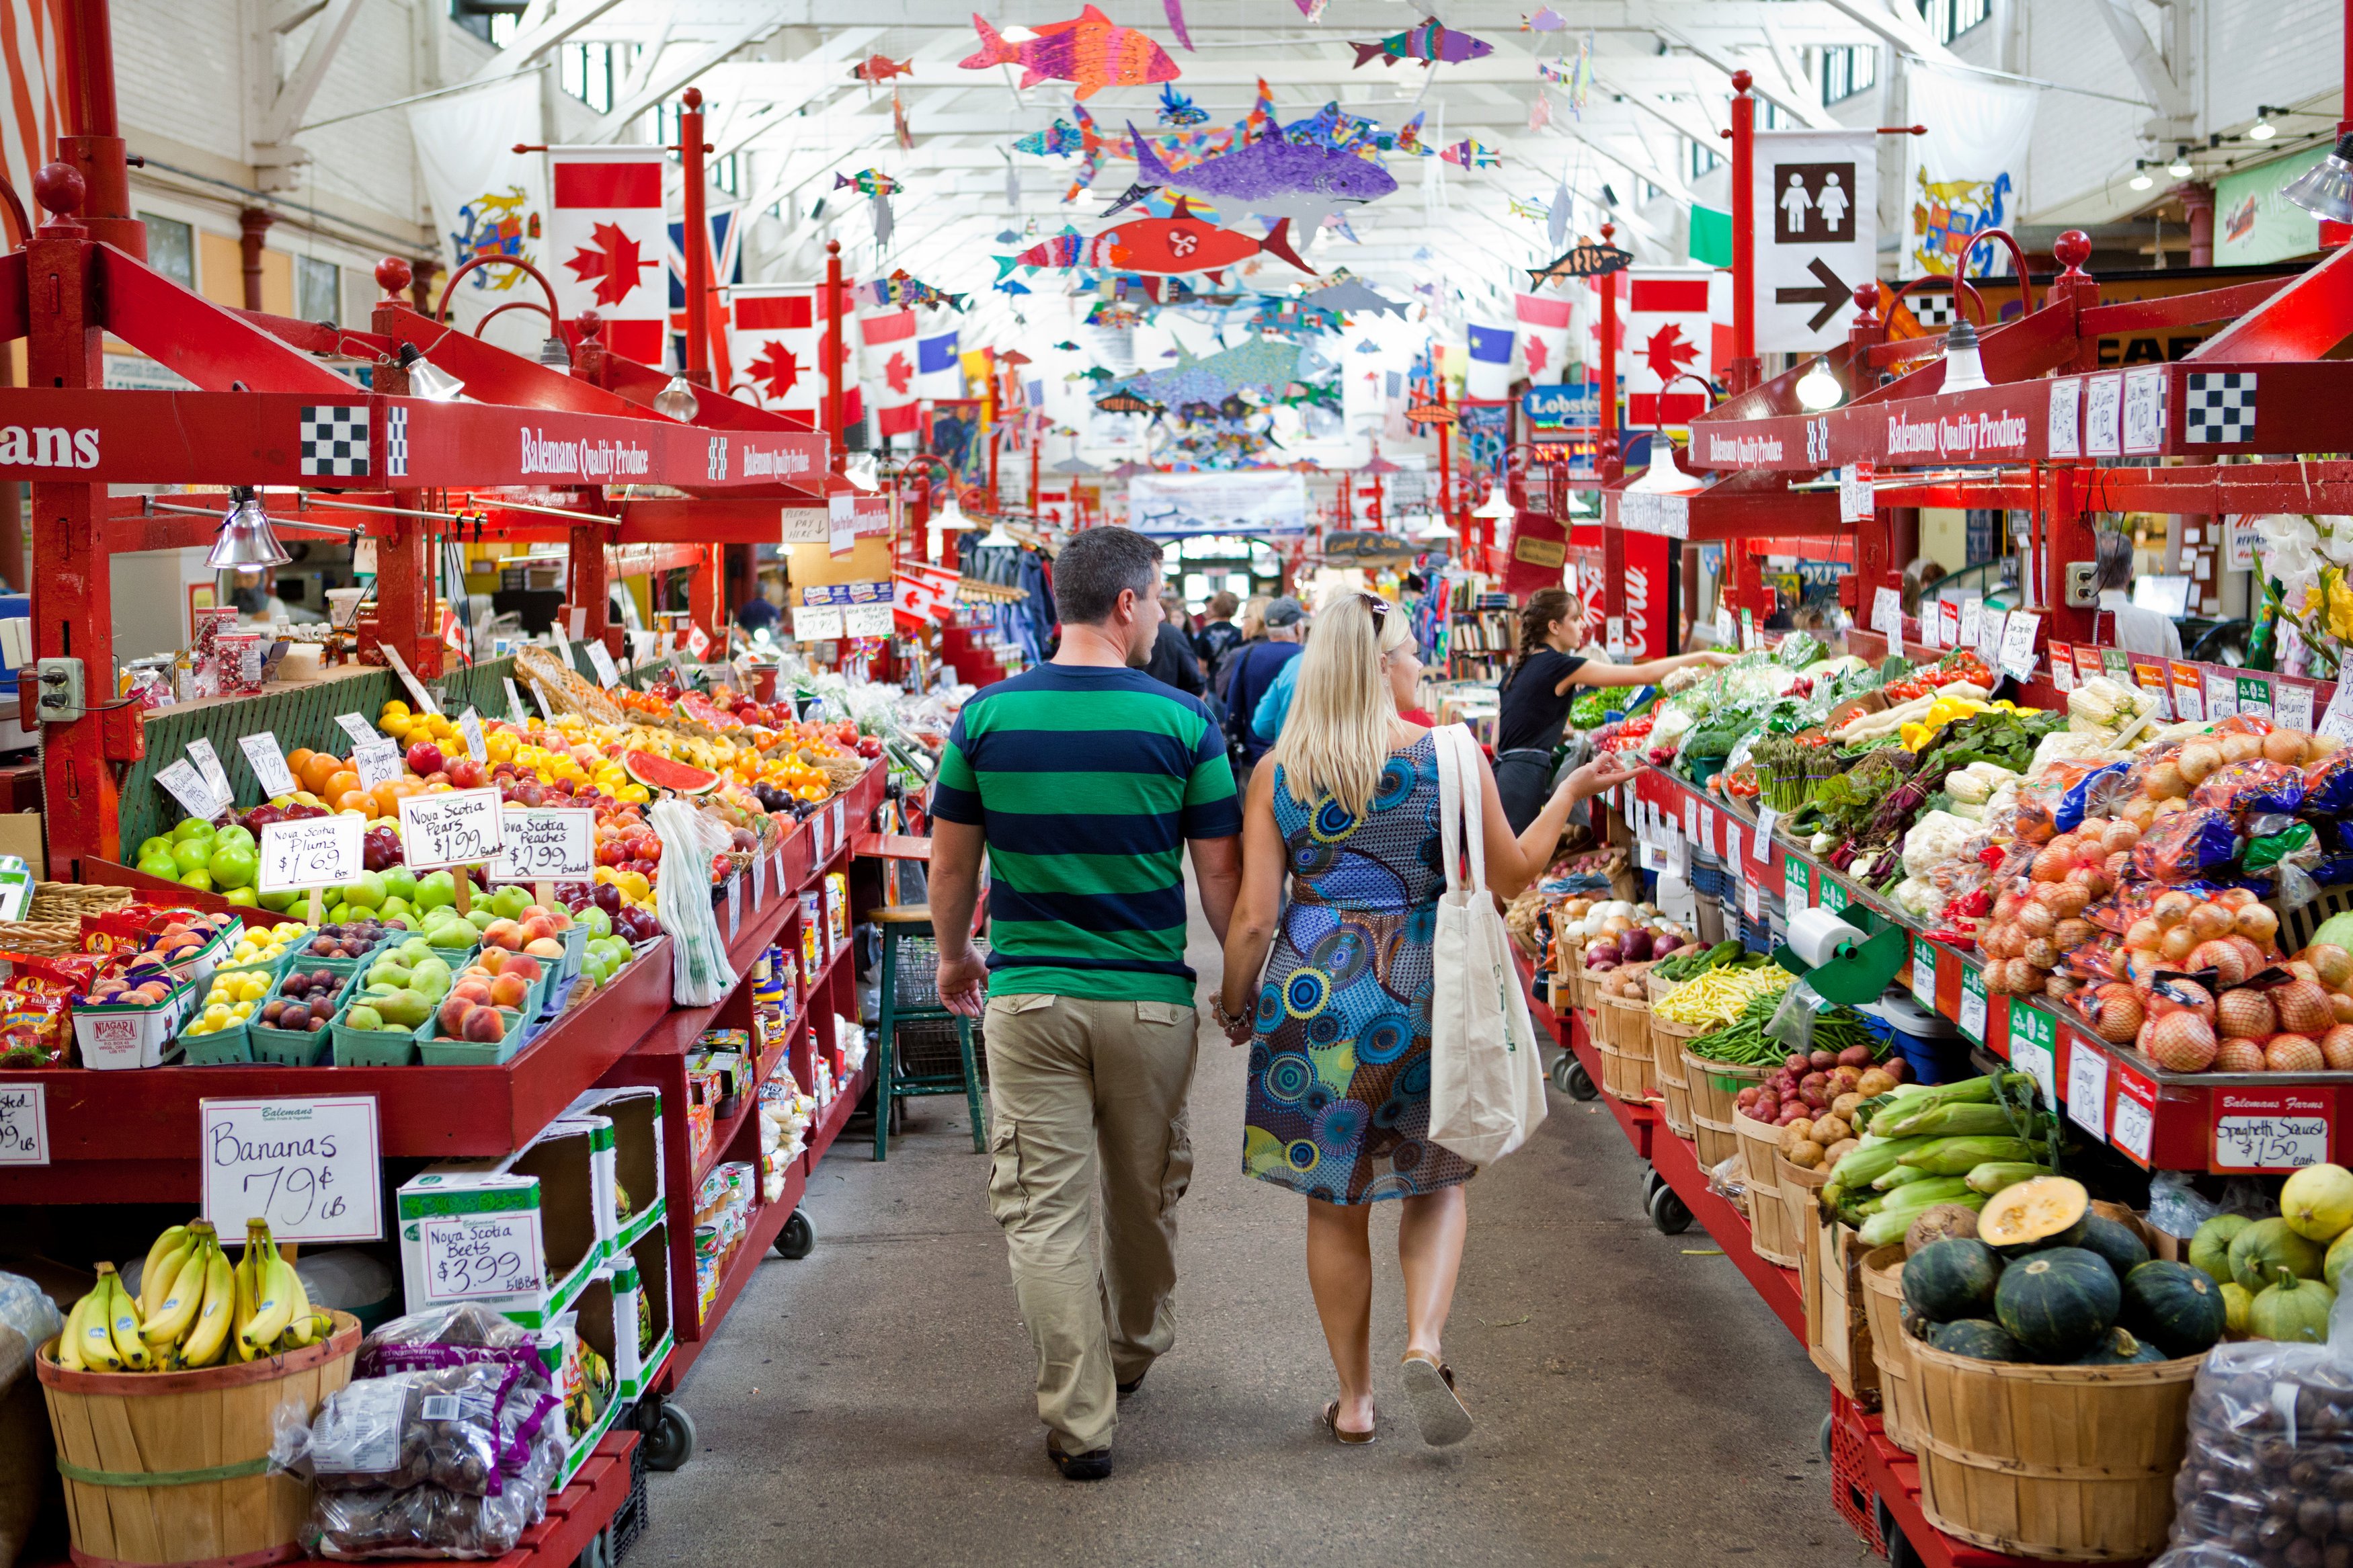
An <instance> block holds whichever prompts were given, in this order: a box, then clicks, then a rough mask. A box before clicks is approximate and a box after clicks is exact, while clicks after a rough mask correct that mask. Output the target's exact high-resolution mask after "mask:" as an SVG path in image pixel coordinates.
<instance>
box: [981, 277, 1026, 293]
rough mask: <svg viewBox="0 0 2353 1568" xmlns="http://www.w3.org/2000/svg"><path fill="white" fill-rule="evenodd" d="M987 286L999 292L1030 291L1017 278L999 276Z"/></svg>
mask: <svg viewBox="0 0 2353 1568" xmlns="http://www.w3.org/2000/svg"><path fill="white" fill-rule="evenodd" d="M989 287H990V288H992V289H996V290H997V292H998V293H1000V294H1027V293H1029V291H1030V290H1029V286H1028V285H1027V284H1025V283H1023V282H1022V281H1021V279H1018V278H1000V279H997V281H996V282H994V283H992V284H990V285H989Z"/></svg>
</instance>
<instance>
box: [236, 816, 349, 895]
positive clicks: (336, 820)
mask: <svg viewBox="0 0 2353 1568" xmlns="http://www.w3.org/2000/svg"><path fill="white" fill-rule="evenodd" d="M366 837H367V824H366V823H364V822H363V821H361V820H360V819H359V818H358V817H356V816H343V815H341V814H337V815H336V816H313V817H309V818H307V819H305V820H303V821H301V822H273V823H270V824H269V825H268V826H265V827H263V828H262V830H261V839H260V861H261V869H260V874H259V877H258V878H257V879H256V884H255V885H256V886H257V887H259V889H260V890H261V891H263V892H265V893H290V892H296V891H299V890H301V889H304V888H340V887H342V886H343V884H345V883H346V882H356V881H358V880H359V879H360V873H361V872H362V871H364V870H365V869H367V862H366V859H365V846H364V841H365V839H366Z"/></svg>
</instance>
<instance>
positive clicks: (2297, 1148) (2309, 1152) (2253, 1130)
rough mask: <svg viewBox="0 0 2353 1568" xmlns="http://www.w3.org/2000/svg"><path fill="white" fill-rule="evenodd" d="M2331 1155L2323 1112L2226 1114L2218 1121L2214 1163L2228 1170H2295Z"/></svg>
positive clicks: (2215, 1124) (2215, 1133)
mask: <svg viewBox="0 0 2353 1568" xmlns="http://www.w3.org/2000/svg"><path fill="white" fill-rule="evenodd" d="M2327 1158H2328V1120H2327V1118H2326V1117H2322V1116H2224V1117H2221V1118H2219V1119H2217V1120H2216V1121H2215V1123H2214V1164H2215V1166H2216V1167H2217V1168H2218V1169H2221V1170H2225V1171H2293V1170H2299V1169H2301V1168H2302V1167H2304V1166H2306V1165H2317V1164H2319V1163H2321V1162H2323V1161H2324V1160H2326V1159H2327Z"/></svg>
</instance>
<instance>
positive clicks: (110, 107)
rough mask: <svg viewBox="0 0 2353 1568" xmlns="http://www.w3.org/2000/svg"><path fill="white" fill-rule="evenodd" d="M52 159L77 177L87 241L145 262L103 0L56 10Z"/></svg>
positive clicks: (76, 0)
mask: <svg viewBox="0 0 2353 1568" xmlns="http://www.w3.org/2000/svg"><path fill="white" fill-rule="evenodd" d="M58 22H59V23H60V25H61V32H60V36H59V37H58V108H59V110H61V118H62V121H63V123H64V125H65V134H64V135H62V136H60V137H58V149H57V152H58V160H59V162H61V163H66V164H69V166H71V167H72V168H73V170H74V171H75V172H76V173H78V174H80V175H81V177H82V202H81V207H80V222H81V223H82V225H83V226H85V227H87V228H88V229H89V230H90V237H91V238H92V239H96V240H100V241H103V242H104V243H105V244H108V245H111V246H113V247H115V248H116V249H117V250H121V251H125V252H127V253H129V254H130V255H132V256H135V257H137V258H139V259H140V260H142V261H144V260H146V259H147V226H145V225H144V224H142V223H141V222H140V221H139V220H138V218H137V217H135V216H132V211H131V170H130V164H129V160H128V158H127V156H126V149H125V147H124V145H123V141H122V138H121V136H120V135H118V134H117V133H116V132H117V130H118V127H117V125H116V121H115V113H114V42H113V28H112V24H111V22H110V20H109V19H108V15H107V0H64V3H63V4H62V5H59V6H58Z"/></svg>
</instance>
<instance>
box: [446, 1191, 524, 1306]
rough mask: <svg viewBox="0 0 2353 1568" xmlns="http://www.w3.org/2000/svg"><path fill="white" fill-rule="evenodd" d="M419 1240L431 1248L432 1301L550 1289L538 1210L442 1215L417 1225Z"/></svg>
mask: <svg viewBox="0 0 2353 1568" xmlns="http://www.w3.org/2000/svg"><path fill="white" fill-rule="evenodd" d="M417 1241H418V1243H419V1244H420V1245H421V1246H422V1247H424V1248H425V1299H426V1300H428V1301H464V1300H480V1299H482V1298H485V1297H500V1296H536V1295H538V1294H539V1293H540V1292H541V1291H543V1290H544V1289H546V1288H547V1282H546V1280H545V1279H543V1278H542V1277H541V1271H540V1266H539V1260H540V1259H541V1258H543V1257H544V1256H546V1251H545V1247H544V1245H543V1241H542V1239H541V1235H540V1228H539V1211H538V1210H537V1209H516V1210H512V1211H509V1212H506V1213H502V1214H470V1215H433V1216H432V1217H430V1218H427V1219H423V1220H419V1221H418V1222H417Z"/></svg>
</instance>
